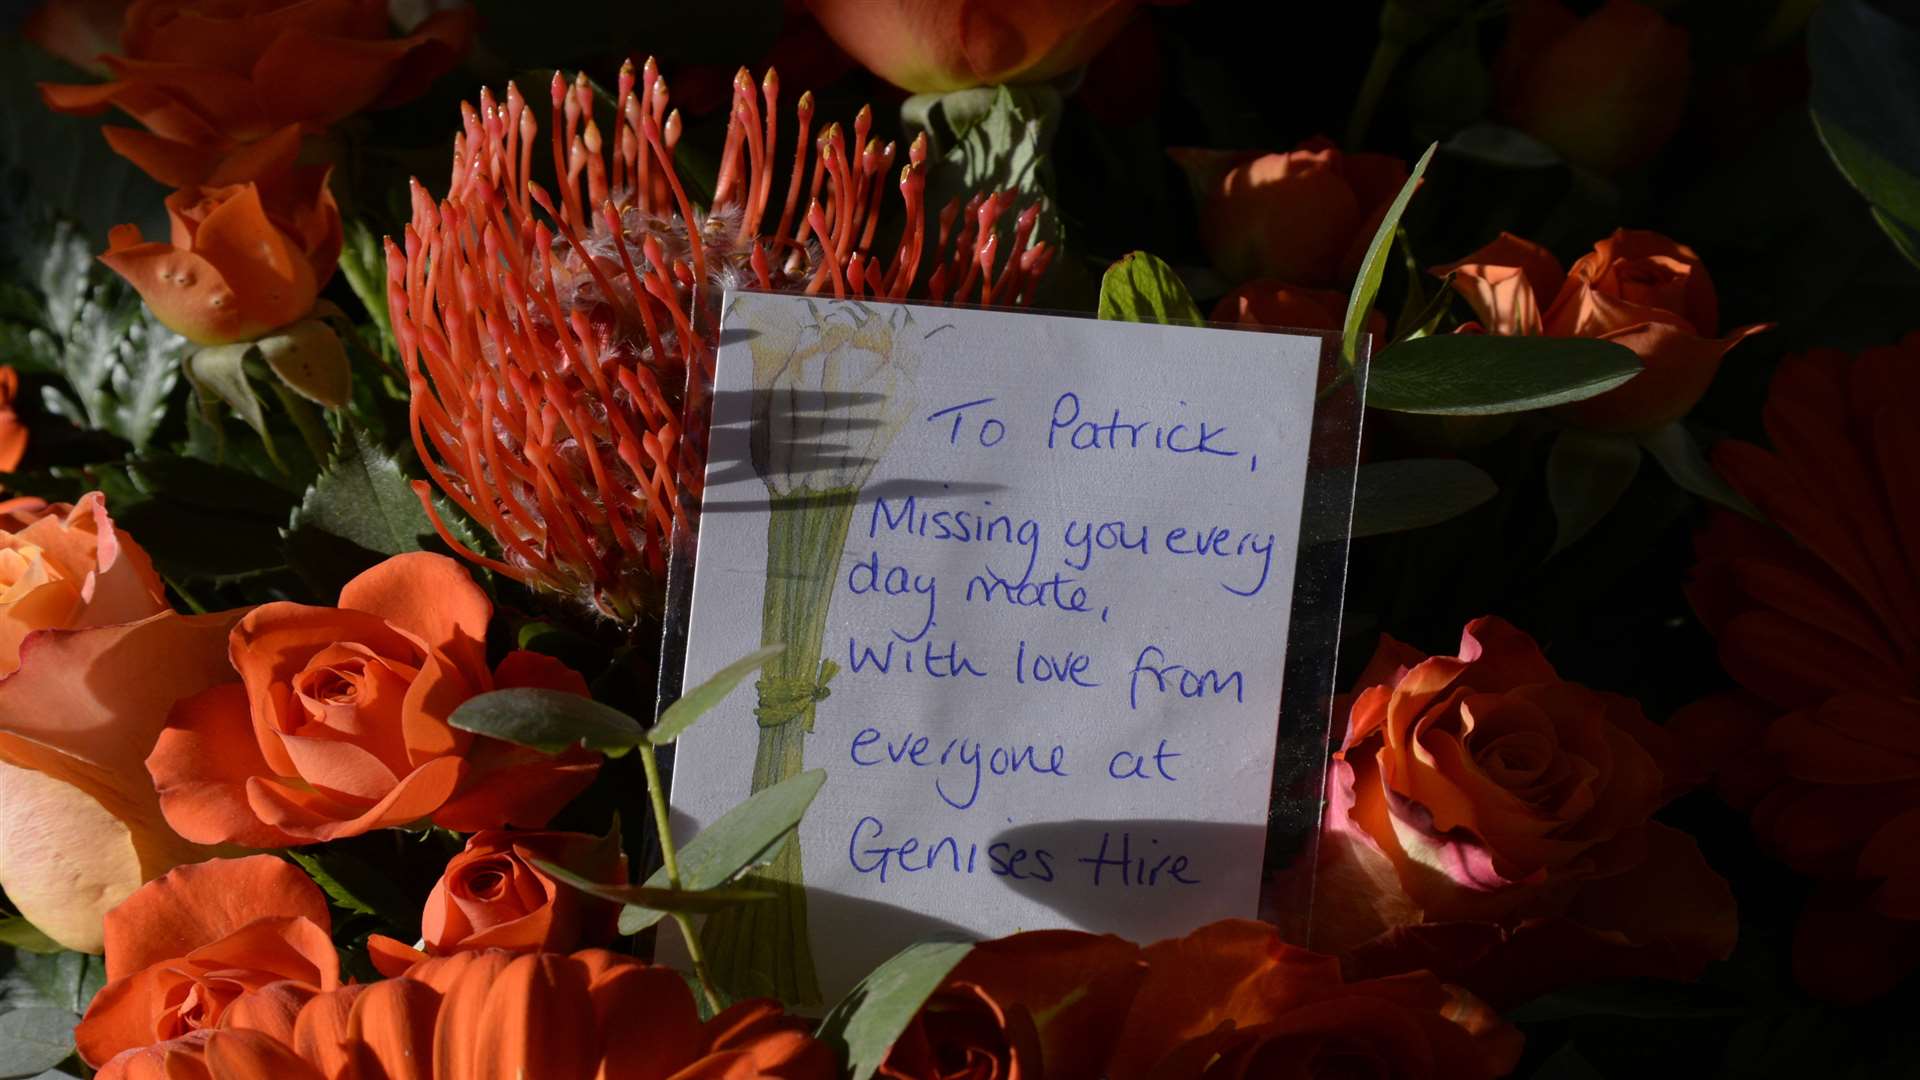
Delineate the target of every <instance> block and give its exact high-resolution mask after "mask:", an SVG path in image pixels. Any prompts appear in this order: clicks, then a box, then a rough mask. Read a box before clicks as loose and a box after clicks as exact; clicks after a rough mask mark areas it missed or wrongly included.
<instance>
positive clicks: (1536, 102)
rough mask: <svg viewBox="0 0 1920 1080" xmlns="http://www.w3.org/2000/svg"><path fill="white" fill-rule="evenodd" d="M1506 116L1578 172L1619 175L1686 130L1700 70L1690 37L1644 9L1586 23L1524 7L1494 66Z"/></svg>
mask: <svg viewBox="0 0 1920 1080" xmlns="http://www.w3.org/2000/svg"><path fill="white" fill-rule="evenodd" d="M1494 79H1495V87H1496V89H1495V104H1496V108H1497V109H1498V110H1499V112H1500V114H1501V116H1503V117H1504V118H1505V119H1506V120H1507V121H1508V122H1509V123H1511V124H1513V125H1514V126H1515V127H1517V128H1519V129H1521V130H1522V131H1525V132H1527V133H1529V134H1531V135H1533V136H1534V137H1535V138H1538V139H1540V140H1541V141H1542V142H1545V143H1547V144H1548V145H1550V146H1552V147H1553V148H1554V149H1555V150H1558V151H1559V152H1560V154H1561V156H1562V157H1565V158H1566V159H1567V160H1568V161H1571V162H1573V163H1574V164H1576V165H1584V166H1586V167H1587V168H1590V169H1594V170H1597V171H1599V172H1602V173H1609V174H1611V173H1620V172H1625V171H1627V170H1628V169H1632V168H1634V167H1636V166H1639V165H1642V164H1644V163H1645V162H1646V161H1647V160H1648V159H1649V158H1651V157H1653V155H1654V154H1656V153H1658V152H1659V151H1660V148H1661V147H1663V146H1665V145H1666V144H1667V141H1668V140H1669V139H1671V138H1673V134H1674V132H1676V131H1678V130H1679V129H1680V121H1681V118H1682V116H1683V114H1684V112H1685V106H1686V101H1687V85H1688V83H1689V82H1690V81H1691V79H1692V67H1691V64H1690V63H1689V62H1688V58H1687V32H1686V31H1685V30H1683V29H1681V28H1680V27H1678V26H1675V25H1674V24H1672V23H1670V22H1668V21H1667V20H1666V19H1664V18H1662V17H1661V16H1660V14H1659V13H1658V12H1656V11H1654V10H1653V9H1652V8H1650V7H1647V6H1646V5H1645V4H1641V3H1638V2H1636V0H1607V3H1605V4H1603V5H1602V6H1601V7H1600V10H1598V11H1596V12H1594V13H1593V14H1591V15H1588V16H1586V17H1585V18H1581V17H1579V16H1576V15H1574V14H1573V13H1572V12H1571V11H1568V10H1567V9H1566V7H1565V6H1563V5H1562V4H1561V3H1560V2H1559V0H1525V2H1523V3H1521V4H1520V5H1519V7H1518V8H1517V9H1516V10H1515V11H1514V14H1513V20H1512V22H1511V23H1509V24H1508V28H1507V40H1506V44H1505V45H1504V46H1503V47H1502V48H1501V51H1500V56H1499V58H1498V59H1497V60H1496V61H1495V65H1494Z"/></svg>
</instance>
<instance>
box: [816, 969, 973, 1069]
mask: <svg viewBox="0 0 1920 1080" xmlns="http://www.w3.org/2000/svg"><path fill="white" fill-rule="evenodd" d="M972 951H973V945H972V943H971V942H964V941H923V942H920V943H918V944H915V945H909V946H907V947H906V948H905V949H902V950H901V951H900V952H898V953H895V954H894V956H893V958H892V959H890V960H888V961H887V962H886V963H884V964H881V965H880V966H879V967H877V968H875V969H873V972H872V973H871V974H869V975H868V976H867V977H866V978H864V979H862V980H860V985H858V986H856V987H854V988H853V990H852V992H850V993H849V994H847V996H846V997H845V998H843V999H841V1001H840V1004H838V1005H835V1006H834V1007H833V1011H832V1012H829V1013H828V1014H827V1016H826V1019H824V1020H822V1021H820V1030H819V1031H818V1032H817V1035H818V1037H819V1038H820V1039H821V1041H823V1042H825V1043H826V1044H827V1045H829V1046H831V1047H833V1048H834V1050H835V1051H837V1052H838V1053H839V1055H840V1060H841V1061H843V1062H845V1063H846V1067H847V1068H848V1069H849V1070H850V1071H851V1075H852V1080H868V1078H870V1077H871V1076H873V1074H874V1073H875V1072H876V1071H877V1070H878V1069H879V1068H880V1064H881V1063H882V1062H884V1061H885V1060H886V1059H887V1051H889V1050H891V1049H893V1043H894V1040H896V1039H898V1038H899V1037H900V1033H901V1032H903V1031H905V1030H907V1025H908V1024H911V1023H912V1022H913V1018H914V1017H915V1016H917V1015H919V1013H920V1007H921V1006H922V1005H925V1004H926V1003H927V998H929V997H931V996H933V992H934V991H935V990H937V989H939V988H940V984H941V983H943V982H945V981H946V978H947V976H948V975H949V974H951V973H952V972H953V969H954V968H955V967H957V966H959V964H960V961H962V960H964V959H966V957H967V954H968V953H970V952H972Z"/></svg>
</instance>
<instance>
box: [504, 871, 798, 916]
mask: <svg viewBox="0 0 1920 1080" xmlns="http://www.w3.org/2000/svg"><path fill="white" fill-rule="evenodd" d="M534 865H535V866H537V867H539V868H540V869H541V871H542V872H544V873H546V874H548V875H549V876H551V877H552V878H553V879H554V880H555V881H559V882H562V883H564V884H567V885H570V886H572V887H573V888H575V889H578V890H580V891H581V892H583V893H586V894H587V895H588V896H597V897H599V898H600V899H602V900H611V901H613V902H614V903H616V904H629V905H632V906H635V907H648V908H652V909H654V910H656V911H663V912H676V911H677V912H683V913H685V914H689V915H704V914H707V913H708V912H713V911H719V910H721V909H722V908H730V907H732V906H734V905H735V904H750V903H753V902H754V901H757V900H771V899H773V894H772V893H770V892H766V891H764V890H761V889H729V888H725V887H722V888H717V889H671V888H668V889H661V888H656V887H654V886H652V885H609V884H607V883H606V882H604V881H595V880H593V879H592V878H587V877H582V876H580V875H579V874H576V873H574V872H573V871H571V870H569V869H567V868H566V867H564V866H559V865H556V864H554V863H550V862H546V861H544V860H541V859H535V860H534Z"/></svg>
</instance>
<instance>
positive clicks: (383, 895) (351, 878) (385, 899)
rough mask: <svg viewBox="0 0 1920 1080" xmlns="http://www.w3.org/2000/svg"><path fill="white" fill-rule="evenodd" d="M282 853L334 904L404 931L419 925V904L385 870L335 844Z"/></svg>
mask: <svg viewBox="0 0 1920 1080" xmlns="http://www.w3.org/2000/svg"><path fill="white" fill-rule="evenodd" d="M285 854H286V856H287V858H289V859H292V860H293V861H294V862H295V863H298V864H299V866H300V869H302V870H305V871H306V872H307V874H308V875H309V876H311V877H312V878H313V881H314V884H316V885H318V886H320V889H321V891H322V892H324V893H326V894H327V898H328V899H329V900H332V901H333V903H334V906H336V907H339V908H340V909H342V910H344V911H351V912H355V913H357V914H361V915H373V916H376V917H378V918H381V919H385V920H387V921H388V922H391V923H392V924H394V925H395V926H397V927H400V928H402V929H405V930H413V929H417V928H418V926H419V922H420V905H419V904H418V903H416V902H413V901H411V900H409V899H408V897H407V895H406V893H405V892H404V891H403V890H401V889H400V888H399V886H398V885H397V884H396V883H395V882H394V880H393V878H392V876H391V875H389V874H388V873H386V872H384V871H382V870H380V869H377V868H376V867H374V866H372V865H370V864H368V863H367V862H365V861H363V860H361V859H358V858H355V857H354V856H353V855H351V854H348V853H347V852H346V851H344V850H342V849H340V848H339V847H337V846H327V847H318V848H310V849H308V850H306V851H298V850H289V851H287V852H286V853H285Z"/></svg>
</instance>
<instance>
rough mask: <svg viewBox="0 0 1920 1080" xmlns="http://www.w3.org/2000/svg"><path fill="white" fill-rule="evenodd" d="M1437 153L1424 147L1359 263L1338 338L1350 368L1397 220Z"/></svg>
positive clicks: (1371, 307)
mask: <svg viewBox="0 0 1920 1080" xmlns="http://www.w3.org/2000/svg"><path fill="white" fill-rule="evenodd" d="M1438 149H1439V145H1438V144H1435V145H1432V146H1429V147H1427V152H1426V153H1424V154H1421V155H1420V160H1419V161H1417V162H1415V163H1414V166H1413V172H1412V174H1410V175H1409V176H1408V177H1407V182H1406V184H1405V185H1404V186H1402V187H1401V188H1400V194H1398V195H1395V196H1394V197H1393V202H1392V203H1390V204H1388V206H1387V214H1386V216H1385V217H1383V218H1381V219H1380V228H1379V229H1377V230H1376V231H1375V232H1374V234H1373V242H1372V243H1371V244H1368V245H1367V255H1366V258H1364V259H1362V260H1361V261H1360V274H1359V276H1358V277H1356V278H1355V279H1354V282H1353V293H1352V295H1350V296H1349V297H1348V298H1347V319H1346V323H1345V329H1344V331H1343V332H1342V333H1341V335H1340V355H1341V356H1343V357H1345V358H1346V361H1347V363H1348V365H1349V366H1351V365H1352V364H1353V363H1354V361H1355V359H1356V358H1357V357H1358V356H1359V349H1360V336H1361V335H1362V334H1365V333H1366V332H1367V315H1368V313H1370V312H1371V311H1373V300H1374V297H1376V296H1378V295H1379V294H1380V281H1381V279H1382V278H1383V277H1385V276H1386V272H1387V255H1388V254H1389V253H1390V252H1391V251H1392V250H1393V237H1394V234H1395V233H1396V232H1397V231H1399V228H1400V218H1401V216H1402V215H1403V214H1405V213H1406V212H1407V204H1408V203H1410V202H1412V201H1413V193H1414V192H1415V191H1418V190H1419V189H1420V178H1421V177H1422V176H1424V175H1426V171H1427V166H1428V165H1429V164H1431V163H1432V162H1433V153H1434V151H1435V150H1438Z"/></svg>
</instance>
